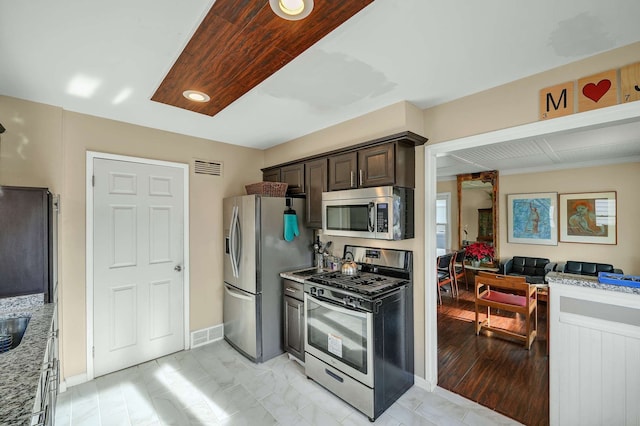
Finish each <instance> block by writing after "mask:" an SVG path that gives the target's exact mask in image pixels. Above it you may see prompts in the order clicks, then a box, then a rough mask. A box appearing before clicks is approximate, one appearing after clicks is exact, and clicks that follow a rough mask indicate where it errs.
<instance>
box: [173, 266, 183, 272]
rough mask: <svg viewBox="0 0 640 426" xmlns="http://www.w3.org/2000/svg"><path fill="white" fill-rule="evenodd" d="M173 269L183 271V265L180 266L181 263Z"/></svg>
mask: <svg viewBox="0 0 640 426" xmlns="http://www.w3.org/2000/svg"><path fill="white" fill-rule="evenodd" d="M173 270H174V271H178V272H180V271H182V266H180V265H176V267H175V268H173Z"/></svg>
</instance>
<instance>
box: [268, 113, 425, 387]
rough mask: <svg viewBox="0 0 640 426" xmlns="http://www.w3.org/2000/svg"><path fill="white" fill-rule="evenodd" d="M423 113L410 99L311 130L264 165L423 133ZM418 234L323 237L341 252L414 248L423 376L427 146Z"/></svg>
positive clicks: (420, 158) (419, 159) (420, 161)
mask: <svg viewBox="0 0 640 426" xmlns="http://www.w3.org/2000/svg"><path fill="white" fill-rule="evenodd" d="M423 126H424V124H423V116H422V112H421V110H420V109H418V108H416V107H415V106H414V105H412V104H410V103H408V102H399V103H397V104H393V105H390V106H388V107H386V108H382V109H380V110H377V111H374V112H372V113H370V114H367V115H365V116H362V117H358V118H355V119H353V120H349V121H345V122H344V123H340V124H338V125H336V126H332V127H329V128H327V129H324V130H321V131H318V132H315V133H312V134H310V135H307V136H305V137H302V138H299V139H295V140H293V141H290V142H287V143H285V144H281V145H278V146H276V147H273V148H271V149H268V150H266V151H265V166H272V165H275V164H280V163H283V162H286V161H290V160H296V159H299V158H303V157H307V156H310V155H314V154H319V153H323V152H326V151H330V150H333V149H338V148H341V147H345V146H349V145H353V144H356V143H359V142H365V141H367V140H371V139H376V138H379V137H384V136H388V135H391V134H393V133H398V132H402V131H405V130H410V131H412V132H414V133H417V134H420V135H422V134H423V133H422V130H421V129H422V128H423ZM415 204H416V208H415V217H416V223H415V227H416V231H415V232H416V238H413V239H410V240H404V241H391V242H390V241H376V240H367V239H356V238H339V237H323V236H322V234H321V233H320V238H321V239H322V241H323V242H326V241H329V240H330V241H333V249H332V250H333V253H334V254H335V255H338V256H342V253H343V247H344V245H345V244H355V245H363V246H369V247H385V248H392V249H402V250H412V251H413V255H414V270H413V273H414V282H415V285H414V298H413V299H414V310H415V313H414V314H415V326H416V330H415V333H414V334H415V347H416V351H415V355H416V362H415V367H416V374H418V375H420V376H422V377H424V350H423V348H424V327H423V326H422V324H424V264H423V261H422V260H423V259H424V239H423V238H422V235H424V146H420V147H417V148H416V191H415Z"/></svg>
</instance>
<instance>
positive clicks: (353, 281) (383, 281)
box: [308, 272, 406, 295]
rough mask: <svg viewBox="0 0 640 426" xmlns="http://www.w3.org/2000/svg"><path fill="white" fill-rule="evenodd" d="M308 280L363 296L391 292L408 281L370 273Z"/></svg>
mask: <svg viewBox="0 0 640 426" xmlns="http://www.w3.org/2000/svg"><path fill="white" fill-rule="evenodd" d="M308 280H309V281H311V282H313V283H317V284H322V285H325V286H328V287H333V288H338V289H343V290H347V291H352V292H354V293H359V294H363V295H375V294H378V293H381V292H384V291H387V290H391V289H393V288H395V287H398V286H400V285H402V284H404V283H405V282H406V280H404V279H401V278H394V277H387V276H384V275H378V274H373V273H369V272H361V273H359V274H357V275H343V274H341V273H340V272H328V273H324V274H318V275H313V276H311V277H309V278H308Z"/></svg>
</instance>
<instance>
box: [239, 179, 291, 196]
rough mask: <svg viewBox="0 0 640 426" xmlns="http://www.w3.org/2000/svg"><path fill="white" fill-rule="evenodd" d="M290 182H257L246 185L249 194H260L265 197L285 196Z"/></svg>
mask: <svg viewBox="0 0 640 426" xmlns="http://www.w3.org/2000/svg"><path fill="white" fill-rule="evenodd" d="M287 186H288V184H287V183H285V182H257V183H252V184H250V185H245V186H244V188H245V189H246V191H247V194H248V195H253V194H258V195H263V196H265V197H284V196H285V195H286V193H287Z"/></svg>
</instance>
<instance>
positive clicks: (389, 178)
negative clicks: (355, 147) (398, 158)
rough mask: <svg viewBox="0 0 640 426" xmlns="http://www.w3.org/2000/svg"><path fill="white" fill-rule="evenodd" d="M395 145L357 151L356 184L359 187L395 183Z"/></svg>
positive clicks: (390, 144)
mask: <svg viewBox="0 0 640 426" xmlns="http://www.w3.org/2000/svg"><path fill="white" fill-rule="evenodd" d="M394 148H395V144H394V143H389V144H384V145H379V146H374V147H371V148H365V149H361V150H360V151H358V184H359V186H361V187H367V186H383V185H393V184H394V183H395V159H394V158H395V149H394Z"/></svg>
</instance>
